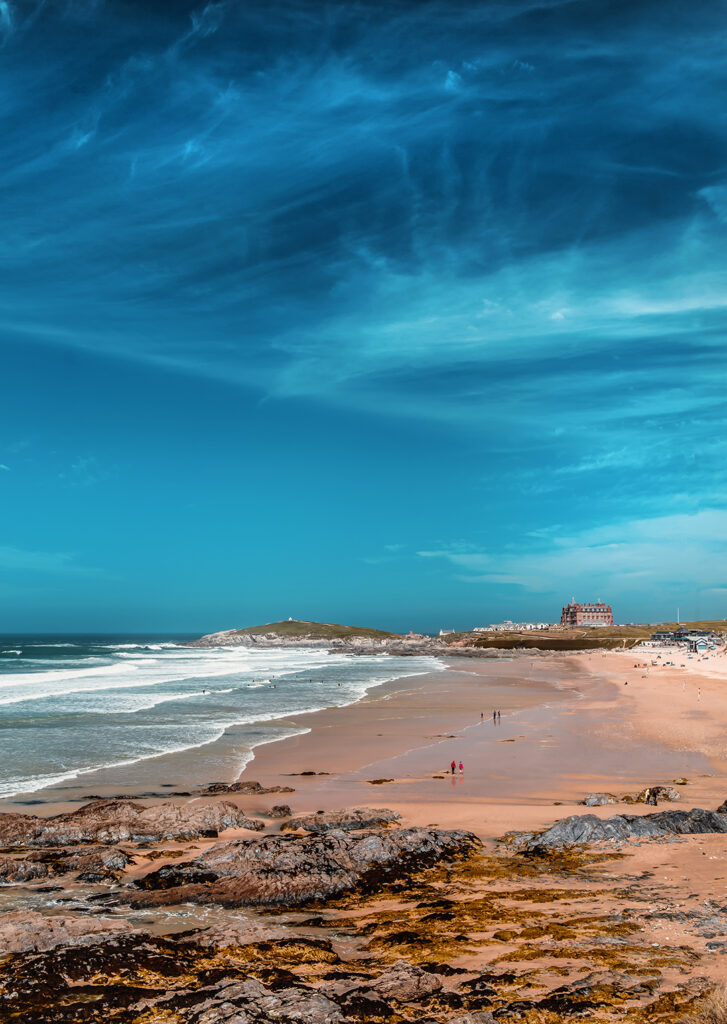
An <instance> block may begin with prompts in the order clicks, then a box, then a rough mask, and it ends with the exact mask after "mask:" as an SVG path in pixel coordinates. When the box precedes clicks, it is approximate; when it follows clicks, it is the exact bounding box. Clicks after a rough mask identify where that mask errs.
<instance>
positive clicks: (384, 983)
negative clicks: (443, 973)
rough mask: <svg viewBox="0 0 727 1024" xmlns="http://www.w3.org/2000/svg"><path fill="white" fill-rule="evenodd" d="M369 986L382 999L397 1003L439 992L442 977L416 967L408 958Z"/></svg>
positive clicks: (414, 1000) (418, 1000)
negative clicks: (392, 1000) (408, 961)
mask: <svg viewBox="0 0 727 1024" xmlns="http://www.w3.org/2000/svg"><path fill="white" fill-rule="evenodd" d="M368 987H369V988H370V989H372V990H373V991H374V992H376V994H377V995H379V996H381V998H382V999H387V1000H388V999H394V1000H396V1002H397V1003H410V1002H417V1003H418V1002H420V1001H421V1000H422V999H426V998H427V997H428V996H431V995H433V994H434V993H435V992H439V990H440V989H441V987H442V979H441V978H440V977H439V975H437V974H429V973H428V972H427V971H423V970H422V969H421V967H415V966H414V965H413V964H410V963H407V962H406V960H399V961H397V963H395V964H394V965H393V966H392V967H389V968H388V970H386V971H384V972H383V974H380V975H379V977H378V978H376V979H375V980H374V981H372V982H369V985H368Z"/></svg>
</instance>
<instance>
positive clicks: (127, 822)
mask: <svg viewBox="0 0 727 1024" xmlns="http://www.w3.org/2000/svg"><path fill="white" fill-rule="evenodd" d="M264 827H265V826H264V824H263V822H261V821H256V820H255V819H253V818H248V817H247V815H246V814H245V813H244V812H243V811H241V810H240V809H239V807H236V806H235V804H232V803H229V802H226V801H221V800H192V801H190V802H189V803H184V804H177V803H173V802H172V801H165V802H164V803H160V804H154V805H153V806H150V807H146V806H144V805H143V804H138V803H135V802H134V801H133V800H94V801H93V802H92V803H89V804H85V805H84V806H83V807H79V808H78V810H76V811H70V812H68V813H66V814H56V815H54V816H53V817H51V818H38V817H36V816H34V815H30V814H0V846H4V847H13V846H24V847H43V846H71V845H80V844H82V843H120V842H135V843H141V842H159V841H161V840H166V839H199V838H201V837H205V836H207V837H214V836H216V835H217V834H218V833H219V832H221V831H222V830H223V829H227V828H249V829H253V830H255V831H261V830H262V829H263V828H264Z"/></svg>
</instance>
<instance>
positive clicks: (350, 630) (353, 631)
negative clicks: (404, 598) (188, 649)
mask: <svg viewBox="0 0 727 1024" xmlns="http://www.w3.org/2000/svg"><path fill="white" fill-rule="evenodd" d="M234 632H235V633H238V634H240V635H242V634H248V635H256V634H262V633H277V634H278V636H286V637H310V638H311V639H313V640H346V639H349V638H350V637H354V636H368V637H379V638H380V639H384V638H385V637H395V636H398V635H399V634H398V633H387V632H386V631H385V630H383V629H371V628H370V627H369V626H339V625H338V624H337V623H334V622H305V621H301V620H300V619H292V620H291V619H288V620H286V621H285V622H268V623H265V625H262V626H246V627H245V628H244V629H236V630H235V631H234Z"/></svg>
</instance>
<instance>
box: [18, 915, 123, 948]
mask: <svg viewBox="0 0 727 1024" xmlns="http://www.w3.org/2000/svg"><path fill="white" fill-rule="evenodd" d="M131 930H132V926H131V925H130V924H129V922H128V921H121V920H117V919H116V918H104V917H83V916H81V915H80V914H65V915H59V916H57V917H46V916H45V915H43V914H38V913H36V912H35V911H34V910H17V911H12V912H10V913H8V914H3V915H2V916H0V955H3V956H5V955H7V954H8V953H23V952H26V951H28V950H49V949H54V948H55V947H56V946H80V945H90V944H92V943H95V942H102V941H104V940H106V939H108V938H109V937H110V936H112V935H116V934H119V933H120V932H129V931H131Z"/></svg>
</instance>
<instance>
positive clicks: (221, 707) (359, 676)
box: [0, 636, 441, 797]
mask: <svg viewBox="0 0 727 1024" xmlns="http://www.w3.org/2000/svg"><path fill="white" fill-rule="evenodd" d="M183 639H184V638H179V637H176V638H170V637H162V638H150V637H138V636H137V637H131V636H123V637H120V636H115V637H63V638H59V637H28V636H24V637H9V636H4V637H0V797H10V796H14V795H17V794H28V793H32V792H33V791H35V790H38V789H41V788H45V787H47V786H52V785H58V784H59V783H62V782H64V781H66V780H71V779H77V778H83V774H84V773H87V772H93V771H98V770H99V769H108V768H112V767H118V768H119V769H122V768H125V767H127V766H129V765H135V764H136V765H141V764H144V763H145V762H149V763H150V764H152V763H153V765H154V766H155V773H156V774H159V773H161V774H163V772H162V766H163V764H164V763H165V758H166V760H167V762H169V759H170V757H171V756H173V755H175V754H178V755H181V754H184V753H185V752H187V751H189V752H192V751H194V752H195V754H196V756H195V759H194V763H195V765H196V766H197V767H198V773H197V774H200V773H201V776H202V777H205V773H206V777H207V779H208V780H209V778H210V774H211V773H212V778H213V779H214V780H215V781H217V779H218V778H219V780H220V781H232V780H233V779H234V778H236V777H237V775H238V774H239V772H240V771H241V770H242V769H243V768H244V766H245V764H246V763H247V762H248V761H249V760H250V758H251V757H253V756H254V755H253V753H252V751H253V750H254V747H255V746H257V745H258V744H260V743H265V742H271V741H272V740H276V739H282V738H285V737H286V736H291V735H294V734H295V733H296V732H300V731H301V729H300V728H298V727H296V726H295V724H294V723H290V722H286V723H281V722H279V721H278V720H279V719H280V718H282V717H283V716H289V715H296V714H302V713H304V712H309V711H316V710H319V709H322V708H325V707H333V706H341V705H344V704H350V703H353V702H354V701H357V700H359V699H360V698H361V697H362V696H364V695H365V693H366V692H367V691H368V690H369V689H370V688H371V687H373V686H376V685H378V684H380V683H382V682H386V681H388V680H391V679H395V678H398V677H404V676H410V675H417V674H420V673H422V672H429V671H432V670H436V669H438V668H440V667H441V666H440V663H439V662H438V661H437V659H435V658H426V657H419V658H409V657H395V656H389V655H370V656H356V655H350V654H328V653H327V651H326V650H323V649H298V650H293V649H286V648H277V649H269V650H250V649H248V648H244V647H218V648H193V647H186V646H184V645H183ZM223 738H224V739H225V742H224V743H222V742H221V741H222V740H223ZM223 749H224V756H223V754H222V751H223ZM154 759H157V760H154ZM177 760H179V759H177ZM216 768H218V769H219V771H218V772H217V775H215V774H214V773H215V769H216ZM59 795H60V794H59Z"/></svg>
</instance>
